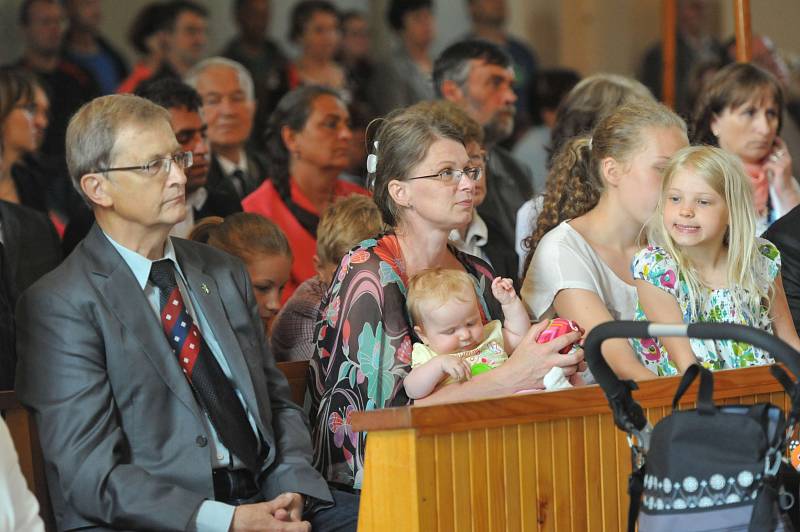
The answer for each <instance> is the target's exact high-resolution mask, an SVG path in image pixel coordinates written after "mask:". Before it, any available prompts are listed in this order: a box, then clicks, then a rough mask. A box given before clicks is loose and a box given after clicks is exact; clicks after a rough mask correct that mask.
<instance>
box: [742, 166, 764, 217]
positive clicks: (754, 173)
mask: <svg viewBox="0 0 800 532" xmlns="http://www.w3.org/2000/svg"><path fill="white" fill-rule="evenodd" d="M743 163H744V161H743ZM762 163H763V161H762V162H760V163H755V164H753V163H744V169H745V171H746V172H747V175H749V176H750V187H751V188H752V190H753V204H754V205H755V208H756V214H758V216H759V217H762V216H766V215H767V214H768V213H767V202H768V201H769V179H767V173H766V172H765V171H764V167H763V164H762Z"/></svg>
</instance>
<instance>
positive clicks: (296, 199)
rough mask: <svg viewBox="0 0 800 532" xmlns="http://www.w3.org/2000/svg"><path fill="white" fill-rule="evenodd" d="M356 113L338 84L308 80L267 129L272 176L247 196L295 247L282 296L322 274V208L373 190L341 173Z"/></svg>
mask: <svg viewBox="0 0 800 532" xmlns="http://www.w3.org/2000/svg"><path fill="white" fill-rule="evenodd" d="M351 141H352V134H351V132H350V115H349V113H348V112H347V107H346V106H345V104H344V102H343V101H342V99H341V98H340V97H339V94H338V93H337V92H336V91H334V90H333V89H329V88H326V87H321V86H318V85H307V86H304V87H300V88H298V89H295V90H293V91H291V92H289V93H287V94H286V95H285V96H284V97H283V98H281V100H280V102H278V106H277V107H276V108H275V110H274V111H273V112H272V115H271V116H270V118H269V121H268V122H267V129H266V132H265V134H264V148H265V150H266V154H267V163H268V166H267V167H268V170H269V179H266V180H265V181H264V182H263V183H262V184H261V186H260V187H258V188H257V189H256V190H254V191H253V193H252V194H250V195H249V196H247V197H246V198H244V200H242V208H243V209H244V210H245V212H254V213H256V214H260V215H262V216H264V217H266V218H269V219H270V220H272V221H273V222H275V223H276V224H278V227H280V228H281V230H283V232H284V233H285V234H286V236H287V238H288V239H289V244H290V245H291V247H292V256H293V257H294V263H293V264H292V275H291V278H290V279H289V282H288V283H287V284H286V288H285V289H284V291H283V295H282V301H281V302H286V300H287V299H289V297H290V296H291V295H292V294H293V293H294V291H295V289H296V288H297V287H298V286H299V285H300V284H301V283H302V282H303V281H305V280H306V279H310V278H311V277H313V276H314V275H316V271H315V269H314V254H315V253H316V249H317V225H319V217H320V214H321V213H322V212H323V211H324V210H325V207H327V206H328V205H330V204H331V203H333V201H334V200H335V199H336V198H339V197H343V196H349V195H350V194H364V195H367V194H368V193H367V191H366V190H364V189H363V188H361V187H359V186H358V185H354V184H352V183H348V182H346V181H344V180H342V179H340V178H339V175H340V174H341V173H342V172H343V171H344V170H345V168H347V166H348V165H349V164H350V142H351Z"/></svg>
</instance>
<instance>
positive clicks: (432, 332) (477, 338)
mask: <svg viewBox="0 0 800 532" xmlns="http://www.w3.org/2000/svg"><path fill="white" fill-rule="evenodd" d="M492 294H494V297H495V298H496V299H497V301H499V302H500V304H501V305H502V307H503V314H505V323H503V324H502V326H501V323H500V321H499V320H493V321H490V322H489V323H487V324H486V325H485V326H484V325H483V322H482V320H481V316H482V311H481V309H480V307H479V303H478V298H477V295H476V293H475V283H474V282H473V280H472V278H471V277H470V276H469V275H468V274H467V273H465V272H463V271H459V270H445V269H442V268H436V269H431V270H425V271H422V272H420V273H418V274H416V275H414V276H412V277H411V279H409V282H408V295H407V300H406V304H407V306H408V312H409V314H410V315H411V319H412V321H413V323H414V331H415V332H416V333H417V336H419V338H420V339H421V340H422V342H423V343H421V344H420V343H417V344H414V349H413V351H412V354H411V372H410V373H409V374H408V376H406V378H405V381H404V386H405V389H406V393H407V394H408V396H409V397H410V398H411V399H420V398H422V397H425V396H427V395H429V394H430V393H431V392H433V391H434V389H436V387H437V386H438V385H439V383H440V382H441V381H442V379H444V378H445V377H447V376H449V379H448V380H447V381H446V382H445V384H449V383H452V382H457V381H462V380H466V379H468V378H469V377H470V376H472V375H478V374H479V373H483V372H485V371H489V370H491V369H493V368H496V367H498V366H499V365H501V364H502V363H503V362H505V361H506V359H508V355H507V354H506V352H507V351H508V352H513V351H514V349H516V347H517V345H518V344H519V342H520V340H522V337H523V336H525V333H526V332H527V331H528V329H530V326H531V324H530V319H529V318H528V313H527V312H526V310H525V307H524V306H523V304H522V301H520V299H519V297H517V293H516V291H515V290H514V286H513V284H512V282H511V279H503V278H500V277H496V278H495V279H494V281H493V282H492Z"/></svg>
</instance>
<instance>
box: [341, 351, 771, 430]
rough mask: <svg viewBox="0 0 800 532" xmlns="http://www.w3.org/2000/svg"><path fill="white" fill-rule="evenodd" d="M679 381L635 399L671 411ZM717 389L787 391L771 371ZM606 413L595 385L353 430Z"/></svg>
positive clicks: (408, 410)
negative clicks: (670, 407) (667, 406)
mask: <svg viewBox="0 0 800 532" xmlns="http://www.w3.org/2000/svg"><path fill="white" fill-rule="evenodd" d="M679 380H680V379H679V377H669V378H661V379H654V380H651V381H647V382H642V383H639V386H640V389H639V390H638V391H636V392H635V394H634V397H635V398H636V400H637V401H639V403H640V404H641V405H642V406H644V407H650V406H664V405H670V404H671V403H672V397H673V395H674V394H675V388H676V387H677V386H678V381H679ZM714 383H715V389H714V398H715V400H722V399H725V398H727V397H741V396H745V395H752V394H755V393H771V392H780V391H782V388H781V386H780V384H778V383H777V382H776V381H775V379H774V378H773V377H772V375H771V374H770V373H769V368H768V367H766V366H760V367H755V368H747V369H738V370H726V371H717V372H716V373H715V374H714ZM696 395H697V383H695V384H694V385H692V386H691V387H690V388H689V390H688V391H687V392H686V394H685V397H686V398H692V397H695V396H696ZM686 403H691V399H687V400H686ZM682 404H683V403H682ZM607 412H609V408H608V402H607V401H606V398H605V396H604V395H603V393H602V390H601V389H600V388H599V387H598V386H597V385H593V386H583V387H581V388H573V389H570V390H562V391H556V392H541V393H532V394H523V395H517V396H514V397H513V398H509V397H501V398H496V399H485V400H482V401H471V402H466V403H454V404H443V405H435V406H425V407H402V408H384V409H381V410H373V411H369V412H354V413H353V428H354V429H355V430H359V431H361V430H367V431H368V430H372V429H381V430H390V429H403V428H412V427H413V428H415V429H417V431H418V432H419V433H420V434H436V433H440V434H441V433H450V432H457V431H461V430H470V429H472V428H487V427H501V426H505V425H514V424H519V423H530V422H536V421H547V420H553V419H567V418H573V417H583V416H587V415H592V414H605V413H607Z"/></svg>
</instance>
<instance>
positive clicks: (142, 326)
mask: <svg viewBox="0 0 800 532" xmlns="http://www.w3.org/2000/svg"><path fill="white" fill-rule="evenodd" d="M84 246H85V248H86V251H87V252H88V253H89V254H90V255H91V256H90V261H91V263H92V266H93V267H94V268H93V273H94V275H93V277H92V282H93V283H94V284H95V285H96V287H97V290H98V294H100V297H101V298H105V299H106V301H107V302H108V308H109V309H111V312H112V313H113V314H114V316H115V317H116V318H117V319H118V320H119V322H120V324H121V326H122V327H123V328H124V329H126V330H127V331H128V332H129V333H130V334H131V336H132V337H133V338H134V339H135V340H134V341H136V342H138V343H139V344H140V345H141V346H142V349H143V351H144V353H145V355H146V356H147V358H148V359H149V360H150V363H151V364H153V366H155V368H156V370H157V373H158V374H159V375H160V376H161V378H162V379H164V382H165V383H166V384H167V386H168V387H169V388H170V389H171V390H172V392H173V393H174V394H175V395H176V396H178V398H179V399H180V400H181V401H182V402H183V403H184V404H185V405H186V406H187V407H188V408H189V409H190V410H191V411H192V412H194V414H195V416H196V417H197V419H198V420H200V421H201V422H202V421H203V418H202V414H201V412H200V409H199V407H198V404H197V401H196V400H195V398H194V396H193V395H192V391H191V388H190V387H189V385H188V383H187V382H186V377H185V376H184V375H183V372H182V371H181V369H180V366H179V364H177V362H176V361H175V359H174V358H173V356H172V349H171V348H170V346H169V343H167V339H166V337H165V336H164V331H163V330H162V329H161V326H160V324H159V322H158V318H157V317H156V315H155V313H154V312H153V311H152V309H151V307H150V304H149V303H148V301H147V298H145V296H144V292H143V291H142V289H141V287H140V286H139V284H138V283H137V282H136V278H135V277H134V276H133V272H131V270H130V268H128V266H127V264H125V261H124V260H123V259H122V257H121V256H120V255H119V253H117V250H116V249H114V247H113V246H112V245H111V243H110V242H109V241H108V239H107V238H106V237H105V235H103V233H102V231H101V230H100V228H99V227H98V226H97V225H96V224H95V225H94V226H93V227H92V230H91V231H90V233H89V235H88V236H87V237H86V240H85V244H84Z"/></svg>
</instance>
